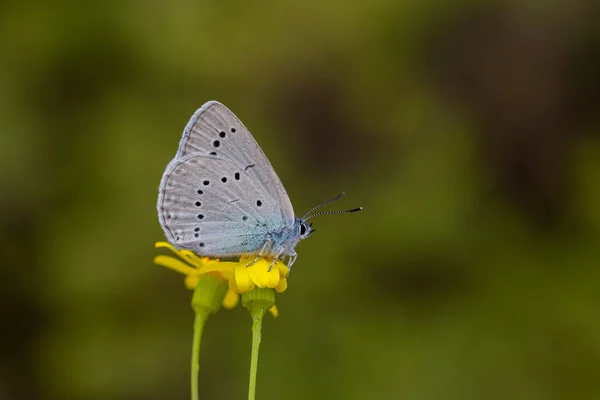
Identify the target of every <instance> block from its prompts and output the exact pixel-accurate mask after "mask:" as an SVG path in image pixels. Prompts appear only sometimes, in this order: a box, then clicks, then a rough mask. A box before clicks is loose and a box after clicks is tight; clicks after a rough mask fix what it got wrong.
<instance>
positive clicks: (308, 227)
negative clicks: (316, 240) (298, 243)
mask: <svg viewBox="0 0 600 400" xmlns="http://www.w3.org/2000/svg"><path fill="white" fill-rule="evenodd" d="M315 231H316V229H313V228H312V224H309V223H307V222H306V221H305V220H304V219H301V218H296V232H297V233H298V237H299V238H300V240H303V239H306V238H307V237H309V236H310V235H312V233H313V232H315Z"/></svg>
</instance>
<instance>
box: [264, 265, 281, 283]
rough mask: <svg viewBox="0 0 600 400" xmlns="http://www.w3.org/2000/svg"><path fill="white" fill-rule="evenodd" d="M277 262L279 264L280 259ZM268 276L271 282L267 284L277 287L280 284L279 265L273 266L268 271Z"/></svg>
mask: <svg viewBox="0 0 600 400" xmlns="http://www.w3.org/2000/svg"><path fill="white" fill-rule="evenodd" d="M277 264H279V261H278V262H277ZM268 277H269V283H268V284H267V286H268V287H270V288H271V289H273V288H276V287H277V286H278V285H279V280H280V276H279V268H278V267H277V265H274V266H273V268H271V271H269V272H268Z"/></svg>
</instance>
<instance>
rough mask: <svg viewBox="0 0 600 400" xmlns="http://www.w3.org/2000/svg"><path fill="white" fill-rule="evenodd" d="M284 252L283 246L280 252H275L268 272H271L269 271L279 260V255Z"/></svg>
mask: <svg viewBox="0 0 600 400" xmlns="http://www.w3.org/2000/svg"><path fill="white" fill-rule="evenodd" d="M284 252H285V246H283V247H282V248H281V250H279V251H278V252H277V254H275V257H274V258H273V262H272V263H271V265H269V272H271V269H272V268H273V265H275V263H276V262H277V260H278V259H279V257H281V255H282V254H283V253H284Z"/></svg>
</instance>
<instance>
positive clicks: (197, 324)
mask: <svg viewBox="0 0 600 400" xmlns="http://www.w3.org/2000/svg"><path fill="white" fill-rule="evenodd" d="M208 315H209V314H208V313H205V314H200V313H198V314H196V318H195V319H194V342H193V345H192V380H191V382H192V400H198V399H199V394H198V372H199V371H200V363H199V360H200V340H201V339H202V331H203V329H204V324H205V323H206V320H207V319H208Z"/></svg>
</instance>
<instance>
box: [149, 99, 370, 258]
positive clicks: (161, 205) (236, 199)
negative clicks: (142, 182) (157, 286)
mask: <svg viewBox="0 0 600 400" xmlns="http://www.w3.org/2000/svg"><path fill="white" fill-rule="evenodd" d="M342 195H343V193H342V194H340V195H338V196H337V197H335V198H334V199H332V200H329V201H327V202H325V203H323V204H321V205H319V206H317V207H314V208H313V209H311V210H310V211H309V212H308V213H306V214H305V215H304V216H303V217H302V218H297V217H295V216H294V210H293V208H292V203H291V202H290V199H289V197H288V195H287V192H286V191H285V188H284V187H283V184H282V183H281V180H280V179H279V177H278V176H277V173H275V170H274V169H273V167H272V166H271V163H269V160H268V159H267V157H266V156H265V154H264V153H263V151H262V149H261V148H260V146H259V145H258V143H256V141H255V140H254V138H253V137H252V135H251V134H250V131H248V129H246V127H245V126H244V125H243V124H242V122H241V121H240V120H239V119H238V118H237V117H236V116H235V115H234V114H233V113H232V112H231V111H229V109H227V107H225V106H224V105H222V104H221V103H218V102H216V101H209V102H207V103H206V104H204V105H203V106H202V107H201V108H200V109H199V110H198V111H196V112H195V113H194V115H193V116H192V118H191V120H190V122H189V123H188V124H187V126H186V127H185V130H184V132H183V137H182V138H181V142H180V143H179V149H178V151H177V154H176V155H175V158H174V159H173V160H172V161H171V162H170V163H169V164H168V165H167V168H166V170H165V172H164V174H163V177H162V180H161V182H160V187H159V194H158V204H157V209H158V218H159V221H160V225H161V227H162V229H163V231H164V232H165V235H166V236H167V239H168V240H169V241H170V242H171V243H173V244H174V245H175V246H176V247H179V248H184V249H188V250H191V251H193V252H194V253H196V254H199V255H202V256H212V257H235V256H256V257H255V259H254V261H253V262H251V263H250V264H248V265H252V264H253V263H254V262H256V260H258V258H259V257H266V258H272V259H273V264H274V263H275V261H276V260H278V259H281V260H283V259H284V258H285V257H288V258H289V259H288V263H287V265H288V267H291V266H292V265H293V264H294V262H295V261H296V258H297V256H298V255H297V254H296V252H295V251H294V248H295V247H296V245H297V244H298V242H300V240H303V239H306V238H308V237H309V236H310V235H311V234H312V233H313V232H315V230H314V229H312V224H310V225H309V224H308V223H307V220H309V219H310V218H312V217H315V216H317V215H322V214H334V213H343V212H354V211H359V210H361V209H362V207H361V208H356V209H353V210H346V211H334V212H325V213H317V214H311V213H312V212H313V211H315V210H317V209H319V208H321V207H323V206H325V205H327V204H329V203H331V202H333V201H335V200H338V199H339V198H340V197H341V196H342ZM273 264H271V266H272V265H273Z"/></svg>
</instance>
